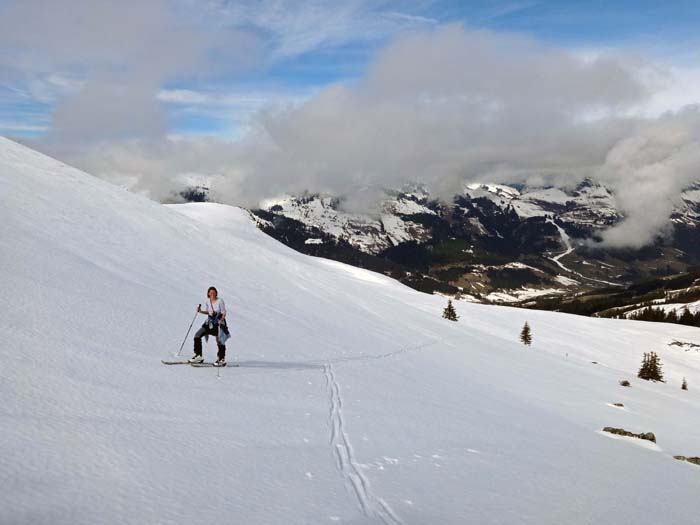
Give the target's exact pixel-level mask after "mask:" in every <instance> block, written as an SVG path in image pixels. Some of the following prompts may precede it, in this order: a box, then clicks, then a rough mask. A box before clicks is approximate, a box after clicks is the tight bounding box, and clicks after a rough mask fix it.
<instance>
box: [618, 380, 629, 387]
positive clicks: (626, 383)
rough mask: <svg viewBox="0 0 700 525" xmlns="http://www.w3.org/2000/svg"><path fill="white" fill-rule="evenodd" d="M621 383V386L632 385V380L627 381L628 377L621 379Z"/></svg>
mask: <svg viewBox="0 0 700 525" xmlns="http://www.w3.org/2000/svg"><path fill="white" fill-rule="evenodd" d="M620 385H621V386H631V385H630V382H629V381H627V379H623V380H622V381H620Z"/></svg>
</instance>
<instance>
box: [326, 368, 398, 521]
mask: <svg viewBox="0 0 700 525" xmlns="http://www.w3.org/2000/svg"><path fill="white" fill-rule="evenodd" d="M323 372H324V374H325V377H326V386H327V388H328V397H329V399H330V410H329V415H328V420H329V425H330V429H331V435H330V445H331V448H332V450H333V454H334V455H335V457H336V460H337V463H338V470H340V472H341V474H342V475H343V477H344V478H345V479H346V480H347V481H348V482H349V484H350V485H351V486H352V490H353V492H354V493H355V495H356V496H357V500H358V502H359V505H360V508H361V509H362V513H363V514H364V515H365V516H367V517H368V518H379V519H380V520H381V521H382V523H386V524H403V521H402V520H401V518H399V517H398V516H397V515H396V514H395V513H394V511H393V510H392V508H391V507H390V506H389V504H388V503H387V502H386V501H384V500H383V499H382V498H380V497H378V496H376V495H375V494H374V493H373V492H372V487H371V486H370V483H369V480H368V479H367V478H366V477H365V475H364V474H363V473H362V470H361V468H360V466H359V465H358V464H357V461H356V460H355V452H354V449H353V447H352V443H351V442H350V437H349V436H348V434H347V432H346V430H345V419H344V418H343V398H342V395H341V393H340V384H339V383H338V381H337V379H336V377H335V372H334V370H333V365H331V364H330V363H328V364H326V366H324V368H323Z"/></svg>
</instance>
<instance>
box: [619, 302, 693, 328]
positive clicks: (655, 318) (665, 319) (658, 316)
mask: <svg viewBox="0 0 700 525" xmlns="http://www.w3.org/2000/svg"><path fill="white" fill-rule="evenodd" d="M626 318H627V319H633V320H635V321H652V322H654V323H676V324H684V325H687V326H697V327H700V310H699V311H698V312H696V313H692V312H691V311H690V310H688V308H684V309H683V313H681V314H680V315H679V314H678V313H676V311H675V310H669V311H668V312H667V311H664V310H662V309H661V308H654V307H653V306H647V307H646V308H642V309H641V310H639V311H638V312H634V313H632V314H629V315H627V316H626Z"/></svg>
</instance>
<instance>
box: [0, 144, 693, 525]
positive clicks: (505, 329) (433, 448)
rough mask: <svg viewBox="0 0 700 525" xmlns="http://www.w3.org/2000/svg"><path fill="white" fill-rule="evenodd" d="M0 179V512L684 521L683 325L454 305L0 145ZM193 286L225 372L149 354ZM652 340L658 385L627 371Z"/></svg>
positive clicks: (40, 516) (236, 218) (222, 212)
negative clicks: (212, 313) (208, 294)
mask: <svg viewBox="0 0 700 525" xmlns="http://www.w3.org/2000/svg"><path fill="white" fill-rule="evenodd" d="M0 192H1V194H2V199H3V206H2V207H0V218H1V220H0V229H1V232H2V234H1V236H0V239H2V244H3V247H2V250H0V280H1V282H2V287H0V290H1V291H0V294H1V295H0V296H1V297H2V305H3V316H2V317H1V318H0V335H1V337H2V340H3V344H2V346H0V352H1V354H2V362H3V366H2V367H1V368H0V395H1V396H2V398H3V400H4V402H3V403H2V408H0V444H1V445H2V450H3V454H2V456H0V464H1V468H0V472H1V473H2V474H1V476H2V481H3V483H2V486H3V490H2V491H0V522H2V523H52V524H53V523H71V524H93V523H183V524H185V523H188V524H189V523H211V524H216V523H280V524H282V523H284V524H302V523H304V524H308V523H390V524H396V523H406V524H409V523H421V524H422V523H445V524H451V523H455V524H457V523H481V524H496V523H498V524H510V523H512V524H538V525H539V524H543V523H561V522H564V521H566V522H567V523H573V524H594V523H595V524H604V523H610V524H612V523H616V524H617V523H674V524H691V523H696V522H697V515H698V512H699V511H700V503H698V500H697V493H698V490H700V470H698V469H700V467H699V466H697V465H694V464H692V463H690V462H688V461H679V460H676V459H674V456H677V455H678V456H680V455H682V456H685V457H688V458H693V457H697V456H699V455H700V449H699V447H700V445H699V444H700V429H699V428H698V425H697V424H696V422H695V420H694V419H693V417H692V415H693V414H694V413H696V412H697V410H698V407H699V406H700V390H698V389H697V387H696V385H700V353H699V352H697V351H696V350H688V348H693V347H692V346H688V347H687V348H681V347H679V346H677V345H674V344H673V343H674V341H682V342H687V343H688V344H698V343H700V339H698V330H697V329H694V328H688V327H681V326H674V325H665V324H658V323H642V322H634V321H625V320H609V319H591V318H583V317H577V316H570V315H565V314H557V313H552V312H541V311H527V310H523V309H513V308H507V307H501V306H489V305H481V304H470V303H465V302H457V303H456V309H457V313H458V314H459V316H460V320H459V322H456V323H454V322H450V321H447V320H445V319H442V318H441V312H442V308H443V307H444V306H445V300H444V298H442V297H438V296H433V295H427V294H421V293H418V292H416V291H414V290H412V289H410V288H408V287H406V286H403V285H401V284H399V283H398V282H396V281H393V280H391V279H390V278H388V277H386V276H383V275H380V274H376V273H373V272H370V271H366V270H362V269H358V268H354V267H351V266H347V265H344V264H341V263H338V262H334V261H329V260H323V259H319V258H312V257H308V256H305V255H302V254H300V253H298V252H295V251H293V250H291V249H289V248H288V247H286V246H284V245H282V244H280V243H278V242H277V241H275V240H274V239H272V238H270V237H269V236H266V235H264V234H263V233H262V232H261V231H260V230H259V229H257V228H256V227H255V223H254V222H253V221H252V220H251V218H250V216H249V214H248V212H246V211H244V210H241V209H237V208H232V207H228V206H223V205H216V204H211V203H197V204H186V205H173V206H164V205H160V204H157V203H154V202H151V201H148V200H146V199H145V198H143V197H140V196H137V195H133V194H131V193H129V192H127V191H125V190H123V189H119V188H117V187H114V186H111V185H110V184H108V183H106V182H103V181H100V180H98V179H96V178H94V177H92V176H90V175H88V174H85V173H83V172H80V171H78V170H75V169H73V168H70V167H68V166H65V165H63V164H61V163H59V162H57V161H55V160H53V159H50V158H48V157H45V156H43V155H40V154H38V153H36V152H33V151H31V150H29V149H27V148H25V147H22V146H19V145H17V144H15V143H13V142H11V141H8V140H6V139H2V138H0ZM210 285H216V286H217V287H218V289H219V291H220V293H221V296H222V297H223V298H224V299H225V300H226V301H227V305H228V308H229V312H230V313H229V318H230V322H231V328H232V339H231V341H230V342H229V344H228V356H227V357H228V360H229V362H230V363H233V362H237V363H238V364H239V365H240V366H239V367H238V368H233V367H229V368H225V369H219V370H217V369H211V368H200V369H196V368H192V367H189V366H171V367H166V366H164V365H162V364H161V362H160V360H161V359H162V358H167V357H172V356H173V354H176V353H177V352H178V349H179V348H180V344H181V342H182V340H183V337H184V336H185V332H186V330H187V327H188V326H189V325H190V323H192V322H193V316H194V315H195V311H194V310H195V306H196V304H197V303H199V302H203V297H204V292H205V291H206V288H207V287H208V286H210ZM525 321H528V323H529V324H530V326H531V327H532V333H533V344H532V346H531V347H525V346H523V345H522V344H520V342H519V341H518V333H519V331H520V328H521V327H522V325H523V323H524V322H525ZM200 322H201V318H200V319H198V320H196V324H195V326H196V325H198V324H199V323H200ZM190 338H191V333H190ZM190 338H188V340H187V341H185V349H184V350H183V351H182V355H188V354H189V350H190V345H191V340H190ZM650 350H654V351H656V352H657V353H658V354H659V356H660V357H661V359H662V362H663V364H664V372H665V376H666V380H667V382H666V383H652V382H646V381H642V380H639V379H636V378H635V374H636V371H637V369H638V367H639V364H640V362H641V358H642V353H643V352H647V351H650ZM214 351H215V348H214V345H213V342H212V341H209V343H208V344H207V346H206V347H205V357H206V358H208V359H211V358H212V357H213V355H214ZM683 377H685V378H686V379H687V382H688V384H689V390H688V391H682V390H681V389H680V384H681V380H682V378H683ZM623 379H627V380H629V381H630V382H631V388H624V387H622V386H620V384H619V381H620V380H623ZM615 403H622V404H623V405H624V406H622V407H619V406H615ZM605 427H619V428H624V429H626V430H628V431H631V432H633V433H642V432H648V431H651V432H653V433H654V434H655V436H656V443H652V442H649V441H646V440H641V439H638V438H633V437H623V436H618V435H614V434H610V433H608V432H604V431H603V430H602V429H603V428H605Z"/></svg>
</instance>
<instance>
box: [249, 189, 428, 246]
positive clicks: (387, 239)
mask: <svg viewBox="0 0 700 525" xmlns="http://www.w3.org/2000/svg"><path fill="white" fill-rule="evenodd" d="M414 198H415V197H414ZM414 198H404V197H401V198H396V199H388V200H387V201H385V202H384V203H382V208H381V209H380V210H379V211H378V213H372V214H370V213H367V214H360V213H349V212H346V211H343V210H342V209H341V207H340V202H339V200H338V199H337V198H335V197H330V196H322V195H311V196H305V197H301V198H297V197H292V196H282V197H277V198H274V199H266V200H264V201H262V202H261V203H260V204H261V207H262V208H263V209H265V210H269V211H274V212H275V213H279V214H281V215H284V216H285V217H288V218H290V219H294V220H297V221H299V222H301V223H302V224H305V225H307V226H311V227H314V228H318V229H319V230H321V231H322V232H324V233H325V234H328V235H330V236H332V237H334V238H336V239H339V240H343V241H347V242H348V243H350V244H351V245H352V246H354V247H355V248H358V249H359V250H361V251H364V252H367V253H379V252H382V251H383V250H386V249H387V248H390V247H392V246H396V245H397V244H400V243H402V242H407V241H410V240H418V241H419V242H420V241H422V240H423V239H425V238H426V237H427V236H428V231H427V230H426V228H425V227H424V226H422V225H421V224H417V223H415V222H412V221H410V220H403V219H402V218H401V216H402V215H413V214H429V215H435V212H434V211H433V210H431V209H430V208H428V207H426V206H425V205H424V204H421V203H420V202H418V201H417V200H414Z"/></svg>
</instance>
